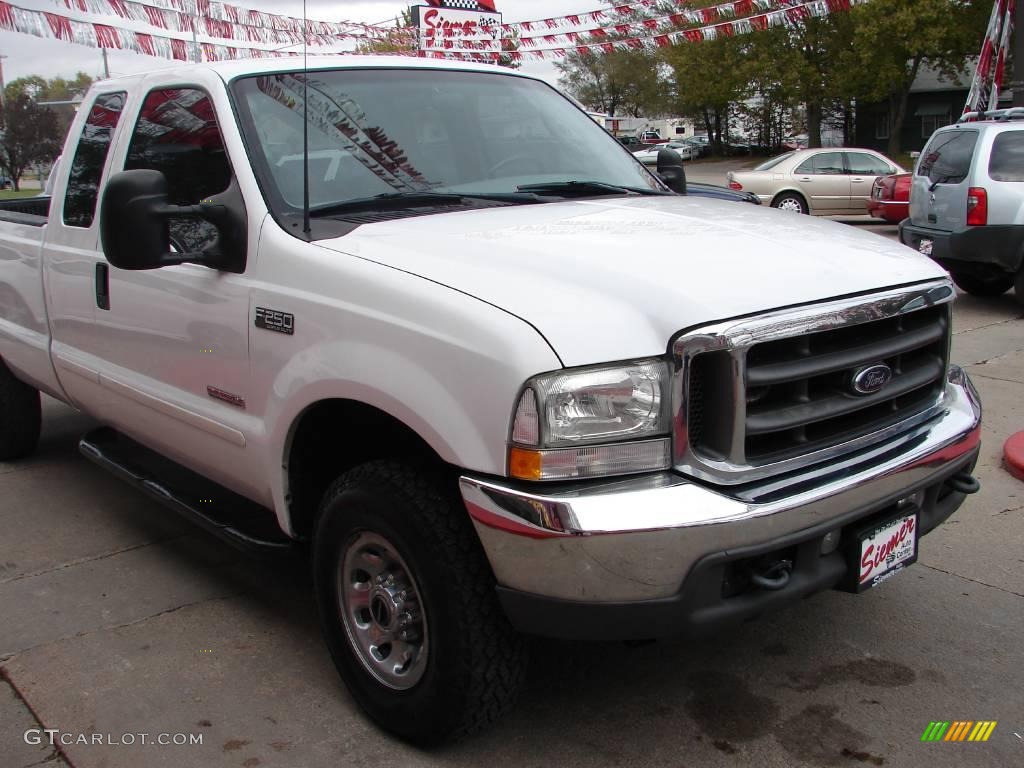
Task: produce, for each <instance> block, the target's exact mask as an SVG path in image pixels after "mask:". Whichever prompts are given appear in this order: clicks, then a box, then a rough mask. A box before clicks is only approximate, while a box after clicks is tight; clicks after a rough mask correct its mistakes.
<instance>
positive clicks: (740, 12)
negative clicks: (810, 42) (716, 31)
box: [422, 0, 848, 50]
mask: <svg viewBox="0 0 1024 768" xmlns="http://www.w3.org/2000/svg"><path fill="white" fill-rule="evenodd" d="M803 4H804V0H740V1H739V2H735V3H723V4H720V5H713V6H709V7H707V8H702V9H698V10H692V11H681V12H678V13H672V14H669V15H667V16H661V17H652V18H650V19H643V20H642V21H627V22H622V23H615V24H611V25H603V26H592V27H587V28H581V29H578V30H576V29H574V30H571V31H557V32H550V31H549V32H547V33H544V34H534V35H519V36H518V37H517V38H515V39H516V41H517V42H518V43H519V46H520V47H523V48H541V49H545V48H546V49H550V48H553V47H558V48H564V47H566V46H571V47H575V46H579V45H583V44H586V43H594V44H598V43H602V42H607V41H609V40H615V39H623V38H626V39H628V38H650V37H654V36H657V35H672V34H676V35H678V34H679V33H680V32H681V30H680V27H685V26H689V25H695V24H704V25H714V24H716V22H718V21H719V20H720V19H722V18H732V19H735V21H734V22H733V23H736V24H739V25H740V26H741V27H742V26H743V25H742V21H743V20H744V19H743V17H748V16H749V15H750V14H752V13H754V11H755V10H757V11H769V10H772V9H780V8H781V9H785V8H794V7H796V6H802V5H803ZM844 4H846V5H848V3H844ZM589 17H590V15H589V14H587V18H589ZM526 23H531V22H526ZM533 23H535V22H533ZM507 26H508V25H503V27H502V29H503V30H504V29H505V28H506V27H507ZM493 37H494V36H493V35H486V34H479V33H477V34H474V35H466V34H464V31H463V29H462V27H459V26H452V27H446V28H445V29H442V30H438V32H437V35H435V36H433V37H425V38H424V40H423V46H422V47H424V48H445V49H456V50H457V49H459V48H460V47H464V48H469V49H478V50H487V49H489V48H492V47H495V45H494V42H493ZM446 38H459V39H460V40H467V41H472V42H473V43H474V44H472V45H462V46H460V45H459V44H451V43H450V41H447V40H446Z"/></svg>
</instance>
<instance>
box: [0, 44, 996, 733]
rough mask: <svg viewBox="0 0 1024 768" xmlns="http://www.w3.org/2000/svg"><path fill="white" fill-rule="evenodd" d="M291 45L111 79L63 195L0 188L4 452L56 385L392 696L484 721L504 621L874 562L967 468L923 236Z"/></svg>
mask: <svg viewBox="0 0 1024 768" xmlns="http://www.w3.org/2000/svg"><path fill="white" fill-rule="evenodd" d="M298 67H299V65H297V64H295V63H293V62H282V61H280V60H277V61H271V62H267V63H255V62H230V63H222V64H212V65H196V66H188V67H178V68H172V69H168V70H165V71H157V72H152V73H149V74H144V75H136V76H132V77H126V78H122V79H115V80H106V81H103V82H101V83H98V84H97V85H95V86H94V87H93V89H92V90H91V91H90V93H89V95H88V97H87V98H86V99H85V102H84V104H83V107H82V109H81V110H80V112H79V114H78V116H77V118H76V120H75V122H74V124H73V126H72V127H71V131H70V134H69V136H68V139H67V144H66V146H65V148H64V154H63V158H64V160H63V162H62V164H61V167H60V169H59V171H58V174H57V178H56V183H55V189H54V194H53V196H52V197H51V198H46V197H41V198H35V199H32V200H23V201H10V202H6V203H4V204H3V206H2V209H0V361H2V363H0V459H2V460H5V461H8V460H13V459H16V458H19V457H23V456H26V455H28V454H29V453H30V452H31V451H32V449H33V448H34V447H35V445H36V442H37V440H38V437H39V431H40V400H39V398H40V394H39V393H40V392H42V393H45V394H47V395H50V396H51V397H55V398H57V399H58V400H61V401H63V402H65V403H68V404H70V405H72V406H74V407H75V408H78V409H79V410H81V411H83V412H85V413H87V414H90V415H91V416H92V417H94V418H95V419H96V420H97V421H98V422H99V423H100V424H102V426H101V427H99V428H98V429H97V430H96V431H94V432H92V433H90V434H88V435H85V436H84V437H83V439H82V442H81V450H82V452H83V453H84V454H85V456H87V457H89V458H90V459H92V460H93V461H95V462H97V463H98V464H100V465H102V466H104V467H106V468H108V469H110V470H113V471H114V472H116V473H118V474H119V475H121V476H122V477H123V478H124V479H126V480H128V481H129V482H132V483H134V484H135V485H137V486H138V487H139V489H141V490H142V491H144V492H146V493H149V494H151V495H152V496H154V497H156V498H157V499H159V500H160V501H161V502H163V503H165V504H166V505H168V506H170V507H172V508H173V509H175V510H177V511H178V512H181V513H183V514H185V515H188V516H189V517H191V518H192V519H193V520H194V521H196V522H197V523H199V524H200V525H203V526H204V527H206V528H207V529H208V530H210V531H211V532H213V533H215V534H218V535H220V536H222V537H224V538H225V539H228V540H230V541H232V542H234V543H236V544H238V545H240V546H243V547H247V548H249V549H251V550H256V551H261V552H267V553H275V552H290V551H294V550H300V551H307V550H308V552H309V554H310V558H311V561H312V567H313V570H314V581H315V588H316V591H317V599H318V605H319V609H320V613H321V618H322V624H323V630H324V634H325V637H326V640H327V644H328V646H329V648H330V651H331V654H332V656H333V658H334V661H335V663H336V665H337V667H338V669H339V671H340V673H341V675H342V677H343V678H344V680H345V681H346V683H347V684H348V686H349V688H350V689H351V691H352V694H353V696H354V697H355V699H356V700H357V701H358V702H359V704H360V705H362V707H363V708H365V710H366V711H367V712H368V713H369V715H370V716H371V717H372V718H373V719H374V720H376V721H377V722H379V723H380V724H381V725H382V726H383V727H385V728H387V729H389V730H390V731H392V732H394V733H396V734H398V735H400V736H401V737H403V738H405V739H408V740H410V741H413V742H417V743H424V744H425V743H436V742H439V741H442V740H445V739H448V738H452V737H455V736H458V735H460V734H463V733H466V732H469V731H471V730H473V729H474V728H477V727H480V726H481V725H483V724H485V723H487V722H489V721H491V720H493V719H494V718H495V717H496V716H498V715H499V714H500V713H501V712H503V711H504V710H506V709H507V708H508V707H509V706H510V705H511V703H512V702H513V700H514V696H515V693H516V689H517V687H518V686H519V683H520V681H521V679H522V672H523V668H524V664H525V653H526V652H525V648H526V645H525V643H524V641H523V639H522V637H523V635H524V634H533V635H546V636H552V637H561V638H575V639H605V640H607V639H644V638H657V637H662V636H667V635H673V634H685V633H689V632H697V631H709V630H716V629H718V628H719V627H721V626H722V625H724V624H728V623H729V622H735V621H742V620H745V619H748V618H752V617H755V616H757V615H759V614H763V613H765V612H768V611H774V610H776V609H778V608H779V607H781V606H783V605H785V604H788V603H792V602H795V601H798V600H800V599H801V598H803V597H805V596H807V595H808V594H810V593H812V592H815V591H819V590H824V589H830V588H836V587H838V588H841V589H845V590H848V591H853V592H857V591H861V590H863V589H866V588H868V587H871V586H874V585H877V584H879V583H880V582H882V581H884V580H885V579H887V578H889V577H890V576H892V575H894V574H897V573H899V572H900V570H901V569H903V568H905V567H906V566H907V565H909V564H910V563H912V562H913V561H914V560H915V558H916V557H917V554H918V546H919V539H920V536H922V535H923V534H925V533H928V532H929V531H930V530H932V529H933V528H935V527H936V526H937V525H939V524H940V523H941V522H942V521H944V520H945V519H946V518H947V517H949V515H950V514H952V513H953V511H954V510H955V509H957V507H958V506H959V505H960V504H961V502H962V501H963V499H964V497H965V494H967V493H971V492H973V491H975V490H977V487H978V485H977V481H976V480H975V479H974V478H973V477H972V475H971V472H972V469H973V466H974V462H975V461H976V459H977V454H978V445H979V433H980V414H981V410H980V406H979V403H978V399H977V395H976V393H975V391H974V389H973V387H972V386H971V383H970V381H969V380H968V378H967V376H966V375H965V374H964V373H963V371H962V370H960V369H959V368H958V367H956V366H954V365H951V364H950V362H949V340H950V311H951V302H952V300H953V299H954V291H953V289H952V287H951V284H950V282H949V280H948V276H947V275H946V273H945V272H943V271H942V270H941V269H940V268H939V267H937V266H936V265H935V264H933V263H932V262H931V261H930V260H929V259H927V258H925V257H923V256H920V255H918V254H916V253H914V252H913V251H912V250H911V249H909V248H906V247H904V246H902V245H898V244H895V243H889V242H887V241H886V240H884V239H882V238H880V237H877V236H875V235H871V234H864V233H861V232H857V231H856V230H855V229H853V228H848V227H843V226H841V225H838V224H834V223H831V222H827V221H815V220H811V219H808V218H806V217H801V216H792V215H787V214H785V213H780V212H779V211H775V210H771V209H767V208H766V209H761V208H758V207H755V206H750V205H744V204H740V203H732V202H726V201H719V200H710V199H698V198H695V197H692V196H686V195H683V194H678V192H679V191H681V185H680V181H681V179H680V174H679V173H677V171H678V170H679V169H678V167H677V165H676V164H675V163H674V162H672V158H671V154H669V155H666V158H667V159H666V161H665V162H664V163H662V165H663V166H664V167H662V168H661V169H660V174H661V175H656V174H654V173H652V172H651V171H649V170H647V169H645V168H644V167H643V166H642V165H641V164H640V163H639V162H637V161H636V160H635V159H634V158H633V157H632V156H631V155H630V154H629V152H628V151H627V150H626V149H625V148H623V147H622V146H621V145H620V144H618V142H616V141H615V139H613V138H612V137H611V136H610V135H609V134H607V133H606V132H605V131H603V130H602V129H601V128H600V127H598V126H597V125H596V124H594V122H593V121H592V120H591V119H590V118H589V117H588V116H587V115H586V113H584V112H583V111H581V110H580V109H579V108H577V107H576V106H575V105H574V104H573V103H572V102H571V101H570V100H568V99H566V98H564V97H563V96H561V95H560V94H559V93H558V92H557V91H556V90H555V89H553V88H552V87H550V86H549V85H547V84H546V83H544V82H542V81H540V80H537V79H534V78H531V77H528V76H525V75H522V74H519V73H515V72H509V71H503V70H497V69H494V68H490V67H487V66H484V65H479V66H477V65H471V64H454V63H452V64H448V63H438V62H435V61H429V62H428V61H423V60H415V59H408V58H386V57H372V58H359V57H332V58H325V59H319V58H316V59H310V62H309V70H308V75H305V74H304V73H303V70H302V69H301V68H298ZM304 135H305V136H306V139H305V140H304ZM304 141H305V143H304ZM297 155H299V156H300V157H299V158H298V159H297V158H296V156H297ZM302 156H307V157H308V161H303V160H302ZM306 169H308V171H307V170H306ZM673 190H675V191H673ZM55 481H56V479H55Z"/></svg>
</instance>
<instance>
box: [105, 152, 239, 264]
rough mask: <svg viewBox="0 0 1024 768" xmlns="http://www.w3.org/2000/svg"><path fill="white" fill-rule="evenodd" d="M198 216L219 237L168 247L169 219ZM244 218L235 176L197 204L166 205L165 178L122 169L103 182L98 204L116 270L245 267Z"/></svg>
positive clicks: (108, 253)
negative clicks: (185, 247) (194, 245)
mask: <svg viewBox="0 0 1024 768" xmlns="http://www.w3.org/2000/svg"><path fill="white" fill-rule="evenodd" d="M188 217H194V218H200V219H204V220H206V221H209V222H210V223H211V224H213V225H214V226H215V227H216V228H217V239H216V240H215V241H214V243H213V244H212V245H211V246H210V247H209V248H206V249H204V250H203V251H201V252H198V253H174V252H171V237H170V230H169V227H168V221H169V220H170V219H173V218H188ZM246 229H247V220H246V215H245V204H244V201H243V200H242V193H241V190H239V189H238V184H237V183H236V182H235V180H234V178H232V180H231V185H230V186H229V187H228V188H227V190H225V191H224V192H223V193H221V194H219V195H216V196H214V197H211V198H209V199H208V200H204V201H203V202H201V203H200V204H199V205H169V204H168V203H167V178H166V177H165V176H164V175H163V174H162V173H161V172H160V171H153V170H135V171H121V172H120V173H117V174H114V175H113V176H111V177H110V179H109V180H108V181H107V186H106V189H104V191H103V201H102V202H101V204H100V241H101V242H102V244H103V253H104V255H105V256H106V257H107V261H109V262H110V263H111V264H113V265H114V266H115V267H117V268H118V269H158V268H160V267H169V266H173V265H175V264H186V263H192V264H202V265H204V266H207V267H211V268H213V269H219V270H223V271H226V272H244V271H245V254H246Z"/></svg>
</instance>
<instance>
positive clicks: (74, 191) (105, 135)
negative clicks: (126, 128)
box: [63, 91, 125, 229]
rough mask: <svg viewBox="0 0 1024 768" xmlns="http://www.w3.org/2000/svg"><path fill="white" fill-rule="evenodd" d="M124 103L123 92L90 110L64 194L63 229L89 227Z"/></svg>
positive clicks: (106, 96)
mask: <svg viewBox="0 0 1024 768" xmlns="http://www.w3.org/2000/svg"><path fill="white" fill-rule="evenodd" d="M124 100H125V92H124V91H119V92H117V93H101V94H100V95H99V96H97V97H96V100H95V101H94V102H93V104H92V108H91V109H90V110H89V116H88V117H87V118H86V119H85V125H83V126H82V135H81V137H80V138H79V140H78V147H77V148H76V149H75V157H74V159H73V160H72V161H71V170H70V171H69V173H68V188H67V191H66V192H65V194H64V215H63V221H64V224H65V226H68V227H81V228H83V229H88V228H89V227H91V226H92V222H93V219H94V218H95V217H96V201H97V199H98V198H99V190H100V179H101V178H102V176H103V167H104V166H105V165H106V164H107V155H108V154H109V152H110V142H111V139H113V137H114V130H115V129H116V128H117V123H118V121H119V120H120V119H121V112H122V110H123V109H124Z"/></svg>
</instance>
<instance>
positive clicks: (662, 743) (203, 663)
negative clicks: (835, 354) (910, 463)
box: [0, 296, 1024, 768]
mask: <svg viewBox="0 0 1024 768" xmlns="http://www.w3.org/2000/svg"><path fill="white" fill-rule="evenodd" d="M1022 314H1024V313H1022V311H1021V309H1020V307H1019V306H1018V305H1017V304H1016V303H1015V302H1014V301H1013V298H1012V296H1006V297H1003V298H1001V299H995V300H991V299H990V300H979V299H974V298H972V297H961V298H960V299H959V300H958V302H957V305H956V308H955V337H954V345H953V355H954V359H955V360H956V361H958V362H960V363H962V364H965V365H967V366H968V370H969V371H970V373H971V375H972V377H973V378H974V381H975V383H976V384H977V386H978V389H979V390H980V392H981V395H982V398H983V401H984V403H985V406H986V417H985V428H984V445H983V449H982V459H981V461H980V463H979V467H978V475H979V477H980V478H981V480H982V483H983V490H982V492H981V493H980V494H978V495H975V496H973V497H971V498H970V499H969V500H968V502H967V504H966V505H965V507H964V508H962V509H961V510H960V511H959V512H958V513H957V514H956V515H955V516H954V517H953V518H952V519H951V520H950V521H949V522H948V523H947V524H946V525H944V526H942V527H941V528H940V529H939V530H938V531H936V532H934V533H933V534H931V535H930V536H928V537H927V538H925V539H924V540H923V541H922V549H921V557H920V561H919V562H918V564H916V565H915V566H913V567H912V568H910V569H908V571H907V572H906V573H904V574H902V575H900V576H899V577H897V578H895V579H892V580H890V581H889V582H887V583H886V584H884V585H882V586H880V587H879V588H877V589H874V590H871V591H869V592H868V593H866V594H864V595H862V596H859V597H855V596H851V595H847V594H840V593H825V594H821V595H818V596H815V597H813V598H811V599H809V600H807V601H805V602H803V603H802V604H800V605H798V606H796V607H794V608H792V609H791V610H788V611H786V612H784V613H781V614H778V615H775V616H772V617H768V618H765V619H762V620H760V621H757V622H754V623H751V624H747V625H745V626H743V627H741V628H740V629H738V630H735V631H732V632H729V633H726V634H724V635H722V636H720V637H717V638H715V639H713V640H708V641H704V642H661V643H656V644H651V645H645V646H639V647H627V646H624V645H586V644H568V643H555V642H546V641H536V642H534V643H533V651H534V653H533V666H532V668H531V671H530V675H529V681H528V687H527V690H526V692H525V695H524V700H523V702H522V703H521V705H520V706H519V708H518V709H517V710H516V711H515V712H514V713H513V714H512V716H510V717H508V718H507V719H506V720H504V721H503V722H501V723H499V724H498V725H497V726H496V727H494V728H493V729H492V730H490V731H488V732H487V733H484V734H482V735H480V736H478V737H476V738H473V739H471V740H468V741H466V742H464V743H460V744H457V745H455V746H454V747H451V748H448V749H445V750H440V751H435V752H429V753H426V752H421V751H417V750H413V749H410V748H408V747H406V746H404V745H402V744H400V743H399V742H396V741H395V740H393V739H391V738H389V737H388V736H386V735H384V734H383V733H381V732H380V731H378V730H377V729H376V728H375V727H374V726H372V725H371V724H370V723H368V721H367V720H366V719H365V718H363V716H362V715H361V714H360V713H359V711H358V710H357V708H356V706H355V704H354V703H353V701H352V699H351V698H350V697H349V695H348V693H347V692H346V690H345V689H344V687H343V685H342V684H341V683H340V681H339V679H338V678H337V676H336V674H335V672H334V669H333V666H332V664H331V661H330V659H329V657H328V654H327V651H326V649H325V648H324V646H323V644H322V642H321V641H320V638H319V634H318V629H317V622H316V616H315V610H314V605H313V602H312V599H311V597H310V584H309V579H308V576H307V573H306V570H305V567H304V565H303V564H302V563H285V564H276V565H267V564H265V563H262V562H259V561H253V560H248V559H246V558H244V557H243V556H241V555H238V554H236V553H235V552H234V551H233V550H230V549H228V548H227V547H225V546H223V545H222V544H220V543H219V542H218V541H216V540H214V539H212V538H210V537H208V536H207V535H206V534H204V533H201V532H199V531H197V530H196V529H194V528H192V527H190V526H189V525H188V524H186V523H184V522H181V521H180V520H178V519H176V518H174V517H173V516H172V515H171V514H170V513H168V512H167V511H165V510H164V509H163V508H162V507H160V506H157V505H156V504H154V503H152V502H150V501H148V500H147V499H145V498H143V497H142V496H140V495H138V494H137V493H136V492H135V491H133V490H132V489H130V488H128V487H126V486H124V485H122V484H121V483H120V482H119V481H118V480H116V479H114V478H113V477H110V476H108V475H106V474H105V473H103V472H102V471H101V470H100V469H98V468H96V467H94V466H93V465H91V464H89V463H88V462H86V461H85V460H84V459H82V458H80V457H79V456H78V455H77V452H76V440H77V437H78V436H79V435H80V434H81V433H82V432H83V431H85V430H86V429H88V428H89V427H90V425H91V422H90V420H89V419H88V418H86V417H84V416H81V415H79V414H77V413H75V412H73V411H71V410H70V409H68V408H66V407H64V406H62V405H59V404H57V403H55V402H53V401H47V402H46V410H45V414H46V420H45V433H44V437H43V442H42V445H41V448H40V451H39V453H38V454H37V455H36V456H34V457H33V458H32V459H31V460H29V461H26V462H23V463H18V464H0V524H2V528H0V530H2V531H3V535H2V537H0V613H2V616H3V620H2V621H0V671H2V677H3V680H0V766H2V768H27V767H28V766H34V765H46V766H52V765H72V766H76V767H77V768H100V767H102V768H121V767H124V768H138V767H139V766H144V767H147V768H148V766H156V767H159V766H182V765H187V766H197V767H198V766H203V767H205V766H243V767H244V768H254V767H255V766H266V767H268V768H269V767H271V766H297V767H301V768H317V767H318V766H337V765H360V766H367V768H375V767H376V766H391V765H403V766H476V765H483V764H505V765H514V766H550V765H561V766H564V767H565V768H572V767H574V766H581V767H582V766H586V767H587V768H592V767H593V766H613V765H614V766H655V765H657V766H661V765H666V766H684V765H685V766H698V765H699V766H734V765H756V766H793V765H809V766H857V765H868V766H874V765H886V766H928V768H942V767H943V766H950V768H952V767H954V766H956V767H959V766H968V765H969V766H975V765H978V766H1009V765H1020V764H1022V762H1024V741H1022V740H1021V739H1020V738H1019V737H1017V736H1015V735H1014V732H1016V733H1019V734H1021V736H1024V664H1022V663H1021V662H1022V651H1021V637H1022V636H1024V483H1022V482H1021V481H1019V480H1016V479H1014V478H1012V477H1011V476H1010V475H1009V474H1008V473H1006V472H1005V471H1004V470H1003V469H1002V468H1001V466H1000V449H1001V446H1002V442H1003V440H1005V438H1006V437H1007V436H1008V435H1009V434H1010V433H1012V432H1013V431H1016V430H1018V429H1024V398H1022V396H1021V395H1022V393H1024V319H1022ZM958 719H962V720H997V721H998V725H997V727H996V729H995V731H994V733H993V735H992V737H991V739H990V741H989V742H988V743H984V744H972V743H965V744H949V743H940V744H922V743H920V741H919V739H920V736H921V733H922V731H923V730H924V729H925V727H926V726H927V725H928V723H929V722H930V721H932V720H958ZM33 729H34V730H33ZM41 729H59V731H60V732H61V733H63V734H65V740H71V741H72V742H73V743H71V744H69V745H67V746H63V747H61V748H60V750H59V752H58V750H56V749H54V748H53V747H51V746H49V745H48V744H47V743H46V740H45V737H46V735H45V734H42V737H41V739H40V740H41V742H42V743H26V740H25V733H26V731H29V732H30V737H29V741H33V740H34V738H35V737H34V736H33V735H32V734H34V733H35V732H36V731H39V730H41ZM93 734H95V735H97V736H98V737H99V738H100V739H101V740H102V742H103V743H92V739H93V738H94V737H93ZM140 734H146V735H147V736H146V741H147V742H148V741H151V740H156V739H158V738H159V737H160V736H161V734H165V735H167V737H168V739H173V738H176V735H177V734H183V735H185V737H186V738H188V739H193V740H194V739H196V738H197V737H201V741H202V743H201V744H195V743H191V744H189V743H185V744H182V745H174V744H168V745H159V744H148V743H147V744H142V743H141V736H140ZM128 736H131V741H132V742H133V743H130V744H129V743H123V742H127V741H128ZM83 739H84V742H85V743H82V741H83ZM111 742H113V743H111Z"/></svg>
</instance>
